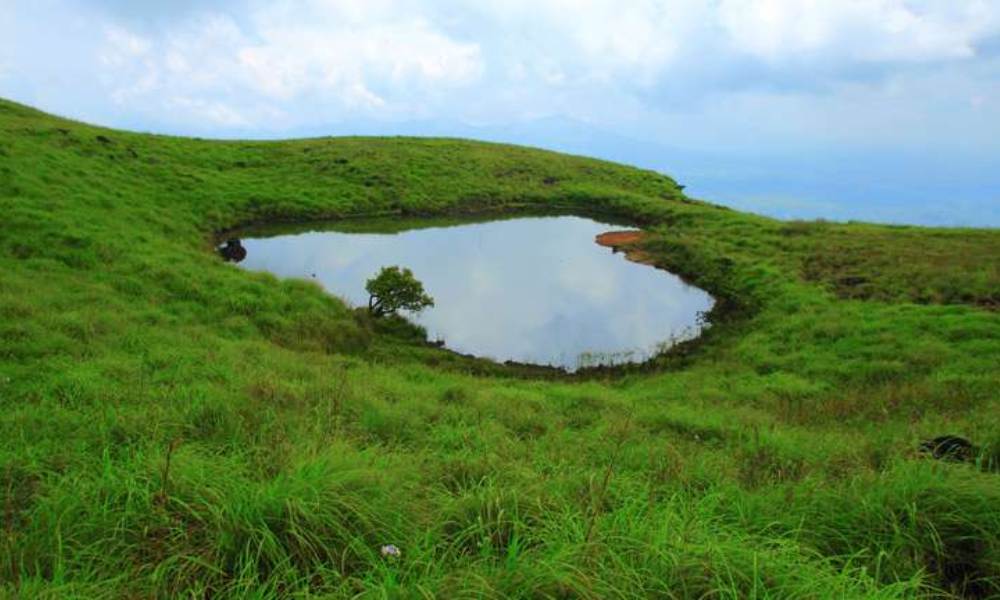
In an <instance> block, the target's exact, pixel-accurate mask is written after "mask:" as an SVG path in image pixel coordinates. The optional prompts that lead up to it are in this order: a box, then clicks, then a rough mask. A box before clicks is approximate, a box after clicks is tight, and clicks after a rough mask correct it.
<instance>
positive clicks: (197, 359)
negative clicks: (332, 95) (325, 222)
mask: <svg viewBox="0 0 1000 600" xmlns="http://www.w3.org/2000/svg"><path fill="white" fill-rule="evenodd" d="M527 206H545V207H561V208H570V209H572V210H576V211H579V212H584V211H594V210H600V211H604V212H609V213H613V214H615V215H616V216H618V217H621V218H624V219H626V220H629V221H631V222H634V223H637V224H642V225H643V226H644V227H645V228H646V229H647V230H648V231H650V232H651V235H650V237H649V239H648V242H647V243H646V244H645V250H646V251H647V252H649V253H651V255H652V256H653V257H654V258H655V260H656V261H657V262H659V263H660V264H661V265H663V266H667V267H670V268H672V269H674V270H676V271H679V272H682V273H685V274H687V275H688V276H690V277H691V278H692V279H693V280H694V281H696V282H697V283H699V284H700V285H702V286H704V287H706V288H708V289H710V290H712V291H713V292H715V293H716V294H717V295H719V296H720V297H722V298H724V299H725V300H726V302H725V303H724V304H725V306H726V309H725V310H724V311H722V312H721V313H720V314H718V315H716V318H717V323H718V324H717V326H716V327H715V328H713V329H712V330H711V333H710V335H709V336H708V337H707V338H706V339H705V341H704V342H703V343H700V344H696V345H694V346H692V347H689V348H686V349H685V350H684V351H682V352H678V353H676V354H675V355H673V356H670V357H666V358H664V359H663V360H662V361H661V364H660V367H661V368H660V369H658V370H656V371H654V372H650V373H644V374H632V375H627V376H625V377H616V378H609V379H607V380H590V381H577V382H572V381H569V382H546V381H540V380H531V379H524V378H511V377H504V376H492V377H477V376H474V375H471V374H468V373H463V364H464V363H462V362H461V361H459V362H458V363H457V364H453V363H454V361H453V359H452V358H450V357H448V355H446V354H444V353H442V352H439V351H431V350H426V349H415V348H412V347H407V346H406V345H405V344H403V343H402V342H399V341H393V340H392V339H391V338H387V337H386V336H385V335H382V334H379V333H378V332H374V331H372V328H371V325H370V324H368V323H366V322H364V320H358V319H357V318H356V317H355V316H354V315H352V314H351V313H350V312H349V311H348V310H347V309H346V308H345V307H344V306H343V305H342V304H341V303H340V302H338V301H337V300H336V299H334V298H331V297H328V296H326V295H325V294H324V293H323V292H322V291H321V290H320V289H319V288H318V287H316V286H315V285H313V284H310V283H307V282H302V281H279V280H276V279H275V278H273V277H270V276H268V275H264V274H250V273H246V272H243V271H241V270H239V269H236V268H234V267H232V266H230V265H226V264H223V263H222V262H221V261H219V260H218V259H217V258H216V257H215V256H214V255H213V254H212V252H211V251H210V250H211V247H212V239H213V232H215V231H219V230H223V229H226V228H228V227H233V226H236V225H240V224H246V223H254V222H276V221H283V220H298V219H317V218H331V217H340V216H346V215H351V214H372V213H389V214H400V215H404V216H405V215H413V214H422V213H444V212H449V211H451V212H456V211H458V212H464V211H474V210H476V211H478V210H491V211H502V212H507V213H509V212H511V211H514V210H520V209H524V208H525V207H527ZM0 219H2V223H0V409H2V412H0V499H2V502H0V518H2V521H0V594H2V593H6V594H8V595H13V596H17V597H32V596H48V597H66V596H72V595H77V596H85V597H121V596H132V597H147V596H160V597H179V596H182V595H188V596H201V595H205V594H209V593H211V594H213V595H214V596H216V597H245V596H249V595H252V596H254V597H268V596H275V595H280V596H286V595H302V596H305V595H310V594H312V595H318V596H323V595H329V596H331V597H342V596H351V595H355V594H359V593H363V594H368V595H371V596H392V597H397V596H402V597H410V596H430V595H438V596H441V597H463V596H475V597H483V596H489V597H516V596H522V597H576V596H582V597H595V598H597V597H600V598H607V597H633V596H658V597H691V596H701V595H706V594H707V595H709V596H712V597H751V596H753V597H765V596H781V597H845V596H848V597H850V596H882V597H907V596H912V595H914V594H928V595H930V594H935V593H942V594H946V593H954V594H961V593H964V594H966V595H970V596H976V595H978V596H988V595H991V594H992V595H1000V511H997V510H996V507H997V506H1000V475H998V474H996V473H992V472H989V470H990V469H989V465H988V464H987V463H989V461H990V460H991V458H994V457H995V456H996V455H998V454H1000V453H998V452H996V451H995V450H993V448H996V445H997V444H998V443H1000V402H998V393H997V390H998V389H1000V366H998V365H1000V317H998V314H997V312H996V308H997V305H998V303H1000V265H998V263H1000V232H998V231H996V230H992V231H983V230H931V229H920V228H898V227H880V226H872V225H854V224H851V225H832V224H823V223H783V222H779V221H773V220H769V219H765V218H760V217H755V216H750V215H745V214H740V213H737V212H733V211H729V210H725V209H721V208H718V207H715V206H712V205H710V204H706V203H702V202H696V201H691V200H688V199H686V198H684V197H683V195H682V194H681V193H680V192H679V190H678V189H677V188H676V186H675V184H674V183H673V181H672V180H670V179H668V178H666V177H664V176H662V175H658V174H655V173H651V172H647V171H640V170H636V169H632V168H627V167H622V166H618V165H613V164H609V163H605V162H600V161H594V160H589V159H583V158H576V157H569V156H564V155H559V154H554V153H549V152H542V151H537V150H530V149H525V148H518V147H512V146H502V145H493V144H482V143H475V142H467V141H456V140H424V139H401V138H400V139H349V138H348V139H318V140H303V141H293V142H278V143H248V142H210V141H200V140H190V139H179V138H167V137H153V136H146V135H139V134H132V133H124V132H118V131H109V130H101V129H98V128H94V127H90V126H85V125H82V124H78V123H73V122H69V121H65V120H61V119H57V118H54V117H51V116H47V115H44V114H41V113H38V112H36V111H33V110H31V109H28V108H25V107H22V106H19V105H16V104H12V103H7V102H3V101H0ZM435 362H440V363H443V364H445V365H446V367H447V368H442V367H440V366H438V367H435V366H432V363H435ZM941 433H960V434H963V435H967V436H969V437H970V438H972V439H974V440H975V441H977V442H978V443H980V444H981V445H983V446H984V447H986V451H985V452H984V455H983V457H981V464H980V465H979V467H978V468H977V467H974V466H967V465H957V464H944V463H939V462H934V461H929V460H925V459H921V458H919V457H917V456H915V452H914V447H915V445H916V443H917V441H918V440H920V439H923V438H926V437H932V436H934V435H938V434H941ZM389 542H392V543H395V544H397V545H399V546H400V547H401V549H402V553H403V554H402V558H401V559H400V560H390V561H387V560H384V559H382V558H380V557H379V556H378V547H379V545H380V544H383V543H389Z"/></svg>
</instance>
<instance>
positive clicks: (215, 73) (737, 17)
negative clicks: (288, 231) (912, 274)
mask: <svg viewBox="0 0 1000 600" xmlns="http://www.w3.org/2000/svg"><path fill="white" fill-rule="evenodd" d="M0 95H2V96H4V97H8V98H12V99H15V100H19V101H22V102H25V103H28V104H32V105H35V106H38V107H40V108H42V109H45V110H49V111H52V112H56V113H59V114H62V115H66V116H71V117H75V118H79V119H83V120H87V121H91V122H96V123H101V124H106V125H112V126H119V127H129V128H136V129H142V130H152V131H159V132H170V133H181V134H196V135H210V136H219V137H234V136H250V137H280V136H283V135H303V134H323V133H349V132H357V133H368V132H381V133H391V132H393V131H400V132H404V133H427V134H440V133H457V134H465V133H466V132H468V131H472V132H475V131H477V130H482V131H484V132H493V137H496V136H497V135H499V136H500V137H503V133H502V132H504V131H507V130H511V131H514V130H517V131H529V132H531V131H535V134H534V135H533V136H532V135H529V136H528V137H529V138H531V140H532V141H535V140H536V138H541V142H539V143H542V144H543V145H550V146H553V147H565V146H566V145H567V144H565V143H563V144H562V146H560V141H559V140H557V139H552V140H550V141H551V143H549V144H545V143H544V142H545V138H544V135H545V133H546V132H550V133H551V134H552V135H553V136H555V137H558V136H559V135H560V133H559V132H560V131H565V130H566V126H564V125H559V126H553V123H556V124H567V123H570V124H574V126H579V127H584V128H590V129H592V130H593V131H599V132H602V134H601V135H604V134H608V135H610V136H612V137H614V138H616V139H629V140H637V141H645V142H650V143H654V144H660V145H663V146H664V147H670V148H673V149H680V150H681V151H690V152H692V153H694V152H727V153H730V154H732V153H737V154H738V153H740V152H742V153H744V154H746V155H749V154H750V153H754V154H759V155H775V156H777V155H790V154H796V153H805V154H808V153H810V152H814V153H815V152H818V150H817V149H823V150H822V151H823V152H824V153H828V152H833V151H836V152H843V153H850V152H854V151H857V152H870V151H890V152H901V153H910V154H914V155H922V156H925V157H926V156H941V155H950V156H961V157H965V156H972V157H980V158H982V157H984V156H989V157H995V156H998V155H1000V0H607V1H605V0H592V1H586V0H502V1H500V0H496V1H492V2H491V1H488V0H475V1H473V0H467V1H465V0H357V1H349V0H301V1H288V0H268V1H259V2H258V1H255V0H219V1H208V0H204V1H198V0H173V1H169V2H167V1H162V2H146V1H143V2H139V1H133V0H0ZM538 124H541V125H538ZM533 128H534V129H533ZM497 132H500V133H499V134H498V133H497ZM486 137H490V136H489V135H486ZM598 137H600V136H598ZM594 139H597V138H594V137H593V136H592V137H591V142H590V146H592V147H593V148H589V149H588V148H581V149H580V150H581V151H591V152H593V153H595V154H603V155H612V156H611V157H612V158H615V157H616V156H613V155H614V151H613V150H608V149H607V148H605V147H604V146H602V145H601V144H602V143H601V142H600V141H597V142H595V141H593V140H594ZM602 139H603V138H602ZM608 143H610V142H608ZM566 149H575V148H573V147H572V144H569V147H568V148H566ZM626 158H627V157H626ZM637 162H644V160H643V159H641V158H640V159H637ZM645 162H648V161H645ZM647 166H649V165H647ZM657 166H659V165H657ZM662 167H663V168H664V169H665V170H667V171H670V165H662ZM994 208H995V205H994Z"/></svg>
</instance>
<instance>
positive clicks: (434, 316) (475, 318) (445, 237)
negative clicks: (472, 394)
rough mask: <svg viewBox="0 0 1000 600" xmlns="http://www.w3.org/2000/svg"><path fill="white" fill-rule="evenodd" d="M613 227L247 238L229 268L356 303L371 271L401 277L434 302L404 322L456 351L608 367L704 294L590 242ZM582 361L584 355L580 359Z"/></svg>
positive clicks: (679, 327) (690, 316)
mask: <svg viewBox="0 0 1000 600" xmlns="http://www.w3.org/2000/svg"><path fill="white" fill-rule="evenodd" d="M613 229H620V228H618V227H615V226H611V225H605V224H601V223H597V222H595V221H592V220H590V219H585V218H580V217H571V216H558V217H528V218H518V219H511V220H502V221H490V222H485V223H470V224H463V225H458V226H441V227H438V226H434V227H429V228H423V229H410V230H407V231H403V232H400V233H389V234H386V233H345V232H338V231H313V232H307V233H296V234H292V235H280V236H277V237H266V238H247V239H244V240H243V245H244V247H245V248H246V250H247V256H246V259H245V260H244V261H243V262H242V263H241V266H243V267H245V268H248V269H251V270H261V271H269V272H271V273H274V274H276V275H279V276H283V277H304V278H313V277H314V276H315V279H316V280H317V281H319V282H320V283H321V284H322V285H323V287H324V288H326V289H327V290H329V291H330V292H331V293H333V294H336V295H338V296H340V297H342V298H344V299H346V300H347V301H348V302H349V303H351V304H353V305H356V306H362V305H367V302H368V295H367V293H366V292H365V290H364V285H365V281H366V280H367V279H369V278H370V277H372V276H373V275H374V274H375V273H377V272H378V270H379V269H380V268H381V267H383V266H389V265H400V266H403V267H408V268H410V269H412V270H413V273H414V275H415V276H416V277H417V278H418V279H419V280H420V281H422V282H423V284H424V288H425V289H426V290H427V292H428V293H430V294H431V296H433V297H434V299H435V301H436V305H435V306H434V307H433V308H430V309H427V310H425V311H423V312H422V313H420V314H419V315H416V316H412V315H408V316H410V317H411V318H412V319H413V320H415V321H416V322H418V323H420V324H421V325H423V326H424V327H426V328H427V331H428V334H429V336H430V338H431V339H443V340H444V342H445V345H446V346H447V347H448V348H451V349H452V350H456V351H458V352H463V353H468V354H475V355H477V356H486V357H490V358H494V359H497V360H500V361H503V360H516V361H522V362H531V363H538V364H554V365H559V366H563V367H567V368H570V369H573V368H576V367H578V366H579V365H580V364H581V363H580V360H581V355H582V354H584V353H596V354H599V355H602V356H604V358H603V359H598V360H597V362H602V363H603V362H608V360H609V359H610V358H611V357H614V360H615V361H616V362H618V361H621V360H622V359H623V358H624V355H625V353H628V352H635V353H636V354H635V355H634V356H633V357H632V359H633V360H638V359H643V358H645V357H647V356H648V354H649V353H650V352H653V351H655V349H656V347H657V344H659V343H661V342H664V341H667V340H669V339H671V338H672V337H685V336H687V337H690V336H691V335H693V334H694V333H695V332H696V331H697V316H698V314H699V313H700V312H702V311H707V310H709V309H710V308H711V306H712V302H713V301H712V298H711V296H709V295H708V294H707V293H705V292H704V291H702V290H700V289H698V288H695V287H693V286H689V285H687V284H685V283H684V282H683V281H681V280H680V278H678V277H676V276H674V275H672V274H670V273H667V272H665V271H662V270H658V269H653V268H651V267H648V266H644V265H639V264H635V263H632V262H629V261H628V260H626V259H625V257H624V256H623V255H621V254H613V253H612V251H611V250H610V249H608V248H604V247H601V246H598V245H597V244H596V243H595V242H594V238H595V236H597V235H598V234H600V233H603V232H605V231H609V230H613ZM590 360H594V359H590Z"/></svg>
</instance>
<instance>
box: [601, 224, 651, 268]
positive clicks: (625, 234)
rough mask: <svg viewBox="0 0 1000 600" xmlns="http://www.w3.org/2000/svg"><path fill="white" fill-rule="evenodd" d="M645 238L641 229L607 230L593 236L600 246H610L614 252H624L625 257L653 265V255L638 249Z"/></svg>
mask: <svg viewBox="0 0 1000 600" xmlns="http://www.w3.org/2000/svg"><path fill="white" fill-rule="evenodd" d="M644 238H645V234H644V233H643V232H642V231H637V230H632V231H608V232H606V233H602V234H600V235H599V236H597V237H596V238H595V240H594V241H596V242H597V243H598V245H600V246H604V247H606V248H611V250H613V251H614V252H619V251H621V252H624V253H625V258H627V259H629V260H630V261H632V262H636V263H639V264H643V265H653V262H654V261H653V257H652V256H650V255H649V254H648V253H647V252H643V251H642V250H640V249H639V245H640V243H641V242H642V241H643V239H644Z"/></svg>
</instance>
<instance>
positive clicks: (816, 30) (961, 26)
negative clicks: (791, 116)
mask: <svg viewBox="0 0 1000 600" xmlns="http://www.w3.org/2000/svg"><path fill="white" fill-rule="evenodd" d="M998 14H1000V7H997V6H996V5H995V4H993V5H991V4H990V3H989V2H986V1H983V0H972V1H968V0H966V1H958V0H951V1H933V0H931V1H928V0H923V1H913V0H722V1H721V3H720V5H719V20H720V22H721V23H722V25H723V27H724V29H725V31H726V32H727V34H728V35H729V36H730V38H731V39H732V41H733V44H734V47H735V48H736V50H737V51H739V52H745V53H747V54H749V55H751V56H754V57H757V58H760V59H764V60H767V61H772V62H774V61H783V60H793V61H794V60H815V59H817V58H825V57H829V58H832V59H834V60H846V61H852V60H858V61H901V62H920V61H933V60H947V59H956V58H969V57H972V56H973V55H974V54H975V47H974V45H975V43H976V42H977V41H978V40H979V39H980V38H981V37H982V36H984V35H987V34H989V33H991V32H993V33H995V31H996V28H997V25H998V23H997V18H998Z"/></svg>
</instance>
